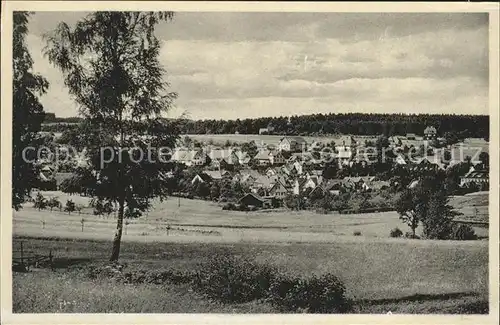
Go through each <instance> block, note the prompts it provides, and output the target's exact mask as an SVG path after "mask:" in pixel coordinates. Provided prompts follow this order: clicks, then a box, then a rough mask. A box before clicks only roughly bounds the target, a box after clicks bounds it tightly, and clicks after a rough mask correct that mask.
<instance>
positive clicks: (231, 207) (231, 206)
mask: <svg viewBox="0 0 500 325" xmlns="http://www.w3.org/2000/svg"><path fill="white" fill-rule="evenodd" d="M222 210H236V205H235V204H234V203H231V202H230V203H226V204H224V206H223V207H222Z"/></svg>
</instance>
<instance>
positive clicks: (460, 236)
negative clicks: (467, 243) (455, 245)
mask: <svg viewBox="0 0 500 325" xmlns="http://www.w3.org/2000/svg"><path fill="white" fill-rule="evenodd" d="M451 239H453V240H476V239H477V235H476V232H475V231H474V229H473V228H472V227H471V226H469V225H464V224H460V225H455V226H454V227H453V232H452V234H451Z"/></svg>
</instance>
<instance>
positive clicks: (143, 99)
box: [45, 11, 177, 261]
mask: <svg viewBox="0 0 500 325" xmlns="http://www.w3.org/2000/svg"><path fill="white" fill-rule="evenodd" d="M172 18H173V13H171V12H131V11H130V12H118V11H114V12H109V11H99V12H93V13H91V14H88V15H87V16H85V17H84V18H83V19H81V20H80V21H78V22H77V23H76V25H75V26H74V27H70V26H69V25H68V24H66V23H61V24H59V25H58V26H57V28H56V29H55V30H54V31H53V32H52V33H50V34H47V35H46V36H45V38H46V40H47V47H46V49H45V54H46V55H47V57H48V59H49V61H50V62H51V63H52V64H54V65H55V66H57V67H58V68H59V69H60V70H61V71H62V73H63V75H64V82H65V85H66V86H67V88H68V90H69V93H70V95H71V96H72V97H73V98H74V99H75V101H76V102H77V103H78V105H79V108H80V115H81V116H82V118H83V119H84V121H85V123H86V125H85V128H84V129H83V130H82V132H83V134H84V135H85V141H86V147H87V149H88V155H89V158H90V162H91V164H90V167H89V169H91V170H92V171H93V173H92V175H93V177H94V179H93V182H92V184H93V188H92V189H91V192H90V193H91V195H93V196H94V197H98V198H100V199H102V200H106V201H110V202H113V203H117V204H118V218H117V228H116V232H115V237H114V241H113V250H112V254H111V258H110V259H111V260H112V261H116V260H118V257H119V252H120V243H121V236H122V232H123V218H124V215H125V208H127V211H129V212H128V213H129V214H132V215H136V214H139V215H140V213H141V212H143V211H145V210H146V209H147V208H148V206H149V202H150V199H151V198H154V197H160V198H163V197H165V196H166V195H167V189H166V186H165V182H166V177H165V174H166V172H168V171H170V170H171V167H172V166H171V165H170V164H168V163H165V160H162V158H163V159H164V158H165V157H163V156H161V154H162V153H161V152H160V151H158V150H151V148H153V149H158V148H162V147H168V148H173V147H174V144H175V141H176V139H177V130H176V126H175V125H174V124H173V123H168V122H167V121H166V120H165V119H164V118H162V114H163V113H165V112H166V111H167V110H168V109H169V108H170V107H171V105H172V102H173V100H174V99H175V98H176V94H175V93H172V92H168V91H167V88H168V86H169V85H168V83H167V82H165V80H164V76H165V72H166V71H165V70H164V68H163V67H162V66H161V65H160V62H159V60H158V56H159V53H160V47H161V42H160V40H159V39H158V38H157V37H156V36H155V34H154V28H155V26H156V25H157V24H159V23H160V22H162V21H169V20H171V19H172ZM102 148H105V149H106V150H104V152H103V151H101V149H102ZM134 148H135V150H132V149H134ZM138 148H140V149H141V150H142V153H143V156H142V157H141V154H140V153H141V152H140V151H139V150H138ZM146 155H147V158H146ZM81 172H82V171H81Z"/></svg>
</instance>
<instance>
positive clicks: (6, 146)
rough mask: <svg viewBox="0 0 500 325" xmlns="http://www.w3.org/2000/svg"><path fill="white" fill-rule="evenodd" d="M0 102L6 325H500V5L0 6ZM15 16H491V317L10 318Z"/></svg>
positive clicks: (16, 3)
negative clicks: (186, 13) (148, 13)
mask: <svg viewBox="0 0 500 325" xmlns="http://www.w3.org/2000/svg"><path fill="white" fill-rule="evenodd" d="M1 5H2V19H1V24H2V45H3V46H2V76H1V77H2V79H1V80H2V97H1V103H2V105H1V107H2V110H1V129H2V140H1V147H0V148H1V157H2V160H1V174H0V175H1V180H2V181H1V187H0V188H1V197H0V203H1V204H0V206H1V219H0V225H1V244H2V245H1V247H2V249H1V274H2V276H1V288H2V291H1V313H0V315H1V317H2V320H1V321H2V323H3V324H136V323H141V324H158V323H160V324H249V323H259V324H306V323H314V324H317V325H320V324H333V323H335V324H360V323H363V324H364V323H377V324H443V325H444V324H474V325H476V324H498V323H499V318H498V314H499V305H498V301H499V300H498V297H499V285H498V265H499V258H498V237H499V234H498V226H499V221H498V211H499V206H498V202H499V201H498V198H499V191H498V189H499V188H498V184H499V178H498V176H499V169H498V167H499V166H498V162H499V152H498V149H499V132H498V131H499V124H498V117H499V111H498V109H499V101H498V94H499V93H498V89H499V88H500V85H499V80H498V79H499V78H498V76H499V74H498V73H499V5H498V3H447V2H427V3H423V2H420V3H418V2H413V3H402V2H393V3H387V2H385V3H376V2H350V3H346V2H340V3H322V2H317V3H306V2H287V3H278V2H260V3H259V2H229V1H224V2H220V1H219V2H198V1H196V2H180V1H172V2H150V1H121V2H107V1H102V2H97V1H88V2H84V1H81V2H80V1H78V2H70V1H39V2H38V1H37V2H29V1H7V2H4V1H2V4H1ZM14 10H29V11H93V10H173V11H254V12H280V11H289V12H328V11H330V12H489V13H490V35H489V37H490V55H489V59H490V97H489V98H490V123H491V128H490V130H491V134H490V150H489V154H490V161H491V162H493V164H492V165H491V171H490V177H491V180H490V184H491V189H490V228H489V229H490V239H489V243H490V247H489V248H490V249H489V253H490V254H489V263H490V314H489V315H483V316H452V315H446V316H445V315H429V316H427V315H340V316H339V315H302V314H300V315H283V314H281V315H268V314H264V315H218V314H43V316H41V315H37V314H15V315H14V314H12V272H11V258H12V253H11V250H12V241H11V238H12V211H11V195H10V192H11V189H10V184H11V163H12V162H11V154H10V152H11V150H12V144H11V135H10V134H11V129H12V126H11V120H12V112H11V109H10V108H11V103H12V92H11V91H10V89H12V80H11V77H10V76H11V73H12V66H11V62H12V61H11V57H12V48H11V44H12V26H11V24H12V17H11V12H12V11H14Z"/></svg>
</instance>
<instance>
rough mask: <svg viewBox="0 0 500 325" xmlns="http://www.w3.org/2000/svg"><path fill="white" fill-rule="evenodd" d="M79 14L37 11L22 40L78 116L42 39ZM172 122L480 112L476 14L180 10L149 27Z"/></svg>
mask: <svg viewBox="0 0 500 325" xmlns="http://www.w3.org/2000/svg"><path fill="white" fill-rule="evenodd" d="M85 14H87V13H82V12H37V13H36V14H35V15H34V16H32V18H31V21H30V25H29V34H28V37H27V43H28V46H29V49H30V51H31V55H32V57H33V60H34V70H35V71H36V72H39V73H41V74H43V75H44V76H45V77H46V78H47V79H48V81H49V82H50V89H49V91H48V92H47V94H45V95H44V96H43V97H41V102H42V104H43V105H44V108H45V111H47V112H54V113H56V115H57V116H62V117H68V116H76V115H77V106H76V104H75V103H74V101H73V100H72V99H71V98H70V96H69V94H68V91H67V89H66V88H65V87H64V82H63V78H62V74H61V73H60V72H59V70H58V69H57V68H55V67H53V66H52V65H50V63H49V62H48V60H47V59H46V58H44V56H43V53H42V50H43V47H44V46H45V43H44V41H43V38H42V36H43V35H44V34H45V33H47V32H50V31H51V30H53V29H54V28H55V27H56V26H57V24H58V23H59V22H61V21H65V22H67V23H69V24H70V25H71V24H74V23H75V22H76V21H78V19H81V18H82V17H83V16H84V15H85ZM156 35H157V36H158V37H159V38H160V40H161V41H162V44H163V45H162V49H161V52H160V62H161V63H162V64H163V66H164V68H165V69H166V70H167V72H168V73H167V74H166V76H165V80H166V81H167V82H169V83H170V86H171V87H170V89H171V91H175V92H177V93H178V98H177V99H176V101H175V105H174V107H173V108H172V109H171V110H170V112H169V113H168V116H170V117H178V116H181V115H182V116H185V117H188V118H192V119H214V118H215V119H236V118H249V117H261V116H290V115H302V114H314V113H347V112H366V113H437V114H441V113H444V114H485V115H486V114H488V78H489V72H488V71H489V65H488V16H487V14H483V13H424V14H419V13H250V12H248V13H241V12H240V13H229V12H178V13H176V15H175V16H174V19H173V21H171V22H168V23H162V24H160V25H158V26H157V28H156Z"/></svg>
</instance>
